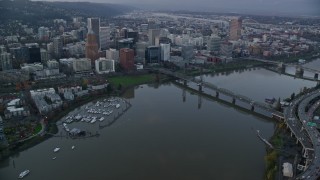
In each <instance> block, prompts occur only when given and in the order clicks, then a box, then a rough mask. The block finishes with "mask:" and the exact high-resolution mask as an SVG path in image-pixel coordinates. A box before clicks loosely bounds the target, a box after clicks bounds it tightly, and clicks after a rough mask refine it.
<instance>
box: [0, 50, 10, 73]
mask: <svg viewBox="0 0 320 180" xmlns="http://www.w3.org/2000/svg"><path fill="white" fill-rule="evenodd" d="M0 62H1V68H2V71H4V70H10V69H12V58H11V54H10V53H7V52H4V53H2V54H1V56H0Z"/></svg>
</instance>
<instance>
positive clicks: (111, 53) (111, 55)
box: [106, 49, 119, 62]
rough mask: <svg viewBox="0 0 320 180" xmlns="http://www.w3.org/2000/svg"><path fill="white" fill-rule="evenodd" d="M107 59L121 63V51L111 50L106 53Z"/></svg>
mask: <svg viewBox="0 0 320 180" xmlns="http://www.w3.org/2000/svg"><path fill="white" fill-rule="evenodd" d="M106 58H107V59H112V60H114V61H115V62H119V51H118V50H116V49H109V50H107V51H106Z"/></svg>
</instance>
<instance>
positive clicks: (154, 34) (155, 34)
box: [148, 29, 160, 46]
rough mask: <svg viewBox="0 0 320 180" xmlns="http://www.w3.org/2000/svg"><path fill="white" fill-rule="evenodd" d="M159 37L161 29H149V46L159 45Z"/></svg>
mask: <svg viewBox="0 0 320 180" xmlns="http://www.w3.org/2000/svg"><path fill="white" fill-rule="evenodd" d="M159 36H160V29H149V34H148V38H149V45H150V46H155V45H156V44H157V43H158V44H159ZM157 40H158V42H157Z"/></svg>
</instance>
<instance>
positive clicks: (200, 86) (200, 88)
mask: <svg viewBox="0 0 320 180" xmlns="http://www.w3.org/2000/svg"><path fill="white" fill-rule="evenodd" d="M198 86H199V91H200V92H201V91H202V85H200V84H199V85H198Z"/></svg>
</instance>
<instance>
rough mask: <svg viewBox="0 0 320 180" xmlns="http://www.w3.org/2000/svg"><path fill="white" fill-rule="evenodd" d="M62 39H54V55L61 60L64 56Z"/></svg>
mask: <svg viewBox="0 0 320 180" xmlns="http://www.w3.org/2000/svg"><path fill="white" fill-rule="evenodd" d="M62 48H63V44H62V39H61V38H60V37H56V38H54V39H53V54H54V57H55V58H57V59H59V58H61V56H62Z"/></svg>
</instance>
